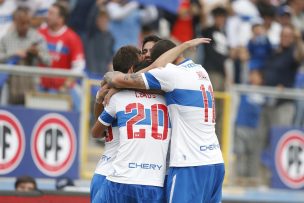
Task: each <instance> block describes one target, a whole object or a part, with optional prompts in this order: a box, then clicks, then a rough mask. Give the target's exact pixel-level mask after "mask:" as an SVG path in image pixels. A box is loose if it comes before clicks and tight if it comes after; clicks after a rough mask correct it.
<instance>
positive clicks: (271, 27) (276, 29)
mask: <svg viewBox="0 0 304 203" xmlns="http://www.w3.org/2000/svg"><path fill="white" fill-rule="evenodd" d="M259 9H260V13H261V16H262V19H263V26H264V28H265V29H266V33H267V36H268V39H269V41H270V43H271V44H272V46H273V47H277V46H278V45H279V43H280V33H281V30H282V26H281V25H280V24H279V23H278V22H277V21H275V17H276V10H275V8H274V7H273V6H271V5H267V4H266V5H261V6H260V7H259Z"/></svg>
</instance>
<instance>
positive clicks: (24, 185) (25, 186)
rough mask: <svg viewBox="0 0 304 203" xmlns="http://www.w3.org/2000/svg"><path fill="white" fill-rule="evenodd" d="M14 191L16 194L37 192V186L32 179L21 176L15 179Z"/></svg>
mask: <svg viewBox="0 0 304 203" xmlns="http://www.w3.org/2000/svg"><path fill="white" fill-rule="evenodd" d="M15 190H16V191H18V192H31V191H36V190H37V184H36V181H35V179H34V178H32V177H30V176H21V177H18V178H17V179H16V182H15Z"/></svg>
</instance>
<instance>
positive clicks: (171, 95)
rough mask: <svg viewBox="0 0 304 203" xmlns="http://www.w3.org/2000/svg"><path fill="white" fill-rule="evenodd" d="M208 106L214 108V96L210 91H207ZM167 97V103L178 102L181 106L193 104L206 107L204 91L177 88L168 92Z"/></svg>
mask: <svg viewBox="0 0 304 203" xmlns="http://www.w3.org/2000/svg"><path fill="white" fill-rule="evenodd" d="M206 94H207V100H208V108H212V96H211V93H210V92H209V91H207V92H206ZM165 98H166V102H167V105H168V106H169V105H170V104H177V105H181V106H193V107H200V108H205V106H204V100H203V93H202V92H201V91H199V90H184V89H175V90H173V91H172V92H166V93H165Z"/></svg>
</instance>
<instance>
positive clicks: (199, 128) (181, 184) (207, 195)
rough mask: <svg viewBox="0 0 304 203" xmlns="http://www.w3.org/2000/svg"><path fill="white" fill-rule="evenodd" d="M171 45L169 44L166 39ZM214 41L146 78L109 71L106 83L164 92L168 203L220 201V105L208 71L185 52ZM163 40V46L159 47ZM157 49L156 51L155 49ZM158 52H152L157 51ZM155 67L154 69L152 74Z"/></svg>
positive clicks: (168, 56) (176, 52)
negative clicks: (168, 142)
mask: <svg viewBox="0 0 304 203" xmlns="http://www.w3.org/2000/svg"><path fill="white" fill-rule="evenodd" d="M165 41H166V40H165ZM209 41H210V40H208V39H205V38H198V39H194V40H190V41H188V42H185V43H183V44H181V45H179V46H177V47H175V48H173V49H171V50H169V51H168V52H166V53H165V54H163V55H162V56H161V57H160V58H159V59H158V60H156V62H158V61H167V62H172V61H174V62H175V64H177V65H174V64H171V63H169V64H167V65H166V66H165V67H159V68H154V66H153V64H152V65H151V66H150V67H148V68H147V69H145V70H150V69H151V70H150V71H148V72H145V73H141V74H140V73H133V74H122V73H119V72H109V73H107V74H106V75H105V80H106V81H107V83H108V84H109V85H110V86H114V87H116V88H137V89H156V90H163V91H165V92H166V93H165V98H166V103H167V106H168V109H169V114H170V119H171V125H172V138H171V146H170V147H171V150H170V169H169V175H168V182H167V188H166V192H167V197H166V198H167V202H170V203H171V202H174V203H179V202H181V203H183V202H194V203H196V202H204V203H205V202H212V203H217V202H221V192H222V183H223V179H224V173H225V172H224V164H223V158H222V153H221V150H220V146H219V142H218V139H217V136H216V134H215V104H214V96H213V91H212V84H211V81H210V79H209V76H208V73H207V72H206V70H205V69H204V68H203V67H202V66H201V65H199V64H195V63H194V62H193V61H192V60H190V59H184V58H183V57H182V56H181V54H182V52H183V51H184V50H185V49H187V48H189V47H191V46H196V45H198V44H200V43H209ZM163 42H164V41H159V42H158V43H157V44H156V45H155V46H154V48H155V49H156V48H157V46H160V45H161V44H162V43H163ZM154 48H153V49H154ZM152 53H153V50H152ZM153 68H154V69H153Z"/></svg>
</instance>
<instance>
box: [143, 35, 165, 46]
mask: <svg viewBox="0 0 304 203" xmlns="http://www.w3.org/2000/svg"><path fill="white" fill-rule="evenodd" d="M160 40H161V38H160V37H158V36H157V35H148V36H146V37H145V38H144V40H143V43H142V48H143V47H144V46H145V44H146V43H147V42H155V43H156V42H158V41H160Z"/></svg>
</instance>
